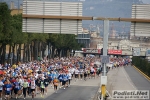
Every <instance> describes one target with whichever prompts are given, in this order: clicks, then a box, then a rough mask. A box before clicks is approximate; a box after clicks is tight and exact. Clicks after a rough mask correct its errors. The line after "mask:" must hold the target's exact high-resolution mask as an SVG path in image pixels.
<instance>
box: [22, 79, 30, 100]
mask: <svg viewBox="0 0 150 100" xmlns="http://www.w3.org/2000/svg"><path fill="white" fill-rule="evenodd" d="M22 86H23V96H24V99H26V94H27V89H28V86H29V83H28V82H27V80H26V79H24V82H23V84H22Z"/></svg>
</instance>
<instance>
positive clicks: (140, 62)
mask: <svg viewBox="0 0 150 100" xmlns="http://www.w3.org/2000/svg"><path fill="white" fill-rule="evenodd" d="M132 63H133V65H135V66H136V67H137V68H139V69H140V70H141V71H143V72H144V73H145V74H146V75H148V76H150V63H149V62H148V60H146V59H144V58H141V57H135V56H134V57H133V58H132Z"/></svg>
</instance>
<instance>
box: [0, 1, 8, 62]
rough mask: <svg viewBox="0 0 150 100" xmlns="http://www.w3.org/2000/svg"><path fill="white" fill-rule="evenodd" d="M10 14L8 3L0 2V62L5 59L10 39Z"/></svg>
mask: <svg viewBox="0 0 150 100" xmlns="http://www.w3.org/2000/svg"><path fill="white" fill-rule="evenodd" d="M10 21H11V15H10V10H9V8H8V5H7V4H6V3H0V43H1V46H0V55H1V63H4V61H5V54H6V45H7V44H8V42H9V41H10V39H11V35H10V33H11V25H10Z"/></svg>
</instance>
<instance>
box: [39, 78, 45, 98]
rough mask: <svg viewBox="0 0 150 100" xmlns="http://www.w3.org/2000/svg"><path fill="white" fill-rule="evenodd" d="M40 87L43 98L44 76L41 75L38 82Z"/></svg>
mask: <svg viewBox="0 0 150 100" xmlns="http://www.w3.org/2000/svg"><path fill="white" fill-rule="evenodd" d="M40 88H41V97H42V98H44V91H45V84H44V77H42V80H41V82H40Z"/></svg>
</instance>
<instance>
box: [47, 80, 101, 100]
mask: <svg viewBox="0 0 150 100" xmlns="http://www.w3.org/2000/svg"><path fill="white" fill-rule="evenodd" d="M98 88H99V78H97V79H89V80H87V81H83V80H78V82H76V83H75V82H73V85H71V87H68V88H66V89H65V90H64V89H60V90H59V91H58V93H53V94H52V95H50V96H49V97H47V98H46V99H45V100H92V99H93V97H94V95H95V94H96V92H97V91H98Z"/></svg>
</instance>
